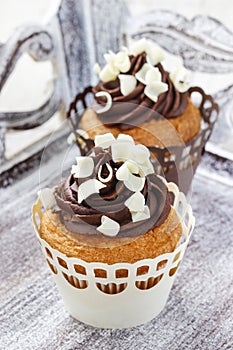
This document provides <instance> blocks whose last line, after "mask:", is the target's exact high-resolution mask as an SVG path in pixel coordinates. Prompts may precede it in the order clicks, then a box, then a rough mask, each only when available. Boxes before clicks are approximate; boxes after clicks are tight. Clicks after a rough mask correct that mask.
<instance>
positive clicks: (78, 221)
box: [33, 134, 194, 328]
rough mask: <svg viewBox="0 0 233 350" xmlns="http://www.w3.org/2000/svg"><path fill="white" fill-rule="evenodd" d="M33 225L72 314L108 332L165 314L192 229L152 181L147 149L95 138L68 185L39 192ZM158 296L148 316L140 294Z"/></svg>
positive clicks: (123, 138)
mask: <svg viewBox="0 0 233 350" xmlns="http://www.w3.org/2000/svg"><path fill="white" fill-rule="evenodd" d="M180 201H182V204H183V212H182V213H179V212H178V207H179V202H180ZM42 203H43V206H44V208H45V211H44V213H42V211H41V204H42ZM36 213H37V214H38V216H39V218H40V225H38V223H37V222H36V218H35V216H36ZM186 214H187V215H186ZM187 217H188V223H187V221H186V223H185V224H184V220H187ZM33 219H34V224H35V226H36V230H37V233H38V239H39V241H40V243H41V246H42V249H43V251H44V253H45V255H46V259H47V261H48V263H49V266H50V268H51V270H52V271H53V273H54V275H55V279H56V282H57V284H58V287H59V289H60V291H61V293H62V295H63V299H64V302H65V305H66V307H67V309H68V310H69V312H70V313H71V314H72V315H73V316H74V317H76V318H78V319H79V320H81V321H83V322H85V323H88V324H92V325H94V326H99V327H107V328H124V327H130V326H133V325H136V324H140V323H143V322H145V321H146V320H149V319H151V318H153V317H154V316H156V314H158V313H159V312H160V311H161V310H162V308H163V306H164V304H165V302H166V298H167V296H168V293H169V290H170V288H171V285H172V281H173V278H174V274H175V272H176V270H177V268H178V266H179V263H180V261H181V259H182V256H183V253H184V250H185V248H186V245H187V243H188V239H189V236H190V234H191V231H192V229H193V225H194V219H193V216H192V212H191V208H190V206H189V205H187V203H186V202H185V198H184V196H183V194H180V193H179V191H178V189H177V187H176V186H175V185H174V184H167V183H166V181H165V180H163V179H162V178H161V177H159V176H157V175H156V174H155V173H154V168H153V166H152V163H151V160H150V152H149V151H148V149H147V148H146V147H145V146H143V145H139V144H135V143H134V140H133V139H132V138H131V137H130V136H127V135H123V134H120V135H118V137H117V139H115V138H114V136H113V135H112V134H105V135H99V136H96V138H95V147H94V148H93V149H92V151H91V153H90V154H89V155H88V156H80V157H77V164H75V165H73V166H72V169H71V173H70V175H69V176H68V178H67V179H66V180H65V181H64V182H62V183H61V184H60V185H58V186H57V187H55V189H53V190H50V189H44V190H42V191H41V192H40V199H39V200H38V202H37V204H35V205H34V207H33ZM130 286H131V287H130ZM132 288H133V294H135V300H130V299H132V294H131V293H132ZM160 288H162V289H163V290H164V294H163V295H162V296H160V298H159V299H158V300H157V301H156V298H155V300H154V303H153V305H152V306H151V307H152V310H153V311H152V310H151V309H150V306H149V304H150V303H151V297H149V299H148V300H147V298H145V296H143V297H142V295H141V294H140V292H141V291H142V290H143V291H145V292H149V294H150V295H151V292H152V289H153V290H154V293H155V294H154V296H156V294H157V293H160V294H161V291H159V289H160ZM84 289H85V290H84ZM123 292H124V293H123ZM122 293H123V295H122ZM110 295H114V296H115V297H117V298H112V299H111V300H110V299H108V300H107V297H109V296H110ZM122 298H123V299H122ZM138 298H139V299H140V298H141V299H140V300H141V301H140V300H138ZM90 300H92V301H90ZM93 300H95V305H94V306H93V305H92V304H93ZM138 301H139V302H141V303H142V306H143V307H146V310H144V311H143V312H142V313H141V314H140V315H138V314H135V311H133V310H132V307H133V305H136V304H137V302H138ZM105 302H106V303H107V304H105ZM126 303H127V304H126ZM148 303H149V304H148ZM156 303H157V304H156ZM155 304H156V305H155ZM91 305H92V306H91ZM107 305H108V306H107ZM124 308H126V309H124ZM126 310H127V312H128V315H127V316H126V318H125V317H123V316H124V315H125V312H126ZM130 310H131V311H130Z"/></svg>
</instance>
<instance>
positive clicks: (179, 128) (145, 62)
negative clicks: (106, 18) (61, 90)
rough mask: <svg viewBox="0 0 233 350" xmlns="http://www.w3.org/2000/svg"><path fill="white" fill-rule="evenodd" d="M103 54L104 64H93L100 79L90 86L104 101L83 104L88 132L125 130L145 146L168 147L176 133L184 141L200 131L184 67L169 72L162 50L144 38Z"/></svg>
mask: <svg viewBox="0 0 233 350" xmlns="http://www.w3.org/2000/svg"><path fill="white" fill-rule="evenodd" d="M105 59H106V61H107V64H106V65H105V66H104V68H103V69H102V70H101V69H100V67H99V66H98V65H96V66H95V71H96V72H98V75H99V78H100V82H99V83H98V84H97V85H96V86H95V87H93V90H92V92H93V94H94V96H95V98H96V101H97V102H98V103H99V104H101V105H102V106H104V105H105V107H104V108H103V109H99V111H97V112H95V111H93V110H87V111H86V112H85V113H84V115H83V117H82V119H81V128H82V129H83V130H85V131H87V132H88V134H89V137H90V138H92V139H93V138H94V136H95V135H99V134H103V133H106V132H112V133H113V134H114V136H117V135H118V134H119V133H122V132H123V133H127V134H129V135H131V136H132V137H134V139H135V141H137V142H140V143H143V144H144V145H146V146H154V145H158V146H160V147H164V146H166V147H168V146H177V145H178V142H179V141H178V138H177V134H178V136H179V137H180V140H181V142H182V141H183V142H184V143H186V142H188V141H190V140H191V139H193V138H194V137H195V136H196V135H197V134H198V132H199V131H200V125H201V114H200V111H199V109H198V108H197V107H196V106H195V105H194V104H193V102H192V100H191V98H190V93H189V84H190V73H189V71H188V70H187V69H185V68H184V67H178V68H175V69H174V70H173V71H171V72H170V73H169V72H167V71H166V70H165V69H164V67H163V65H162V63H161V61H162V60H163V59H164V54H163V51H162V50H161V49H160V48H159V47H157V46H155V45H154V44H153V43H152V42H150V41H147V40H145V39H142V40H140V41H138V42H136V43H134V45H132V47H131V48H129V49H125V51H121V52H118V53H117V54H114V53H112V52H110V53H108V54H106V55H105ZM167 121H169V123H171V125H172V126H173V127H174V129H173V128H169V127H168V123H167ZM175 131H176V132H175ZM176 133H177V134H176Z"/></svg>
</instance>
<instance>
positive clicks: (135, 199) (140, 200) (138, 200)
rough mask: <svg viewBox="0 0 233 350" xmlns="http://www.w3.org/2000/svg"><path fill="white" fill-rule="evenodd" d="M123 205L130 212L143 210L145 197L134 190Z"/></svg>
mask: <svg viewBox="0 0 233 350" xmlns="http://www.w3.org/2000/svg"><path fill="white" fill-rule="evenodd" d="M125 206H126V207H127V208H128V209H129V210H130V211H131V212H138V211H143V210H144V206H145V197H144V196H143V194H142V193H141V192H135V193H134V194H132V196H130V197H129V198H128V199H127V201H125Z"/></svg>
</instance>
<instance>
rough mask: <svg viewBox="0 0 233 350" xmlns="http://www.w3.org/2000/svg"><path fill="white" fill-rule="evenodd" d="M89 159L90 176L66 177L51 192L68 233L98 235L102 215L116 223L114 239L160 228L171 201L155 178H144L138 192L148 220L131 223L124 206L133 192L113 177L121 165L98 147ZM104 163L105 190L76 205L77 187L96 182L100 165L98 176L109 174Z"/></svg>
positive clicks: (165, 190)
mask: <svg viewBox="0 0 233 350" xmlns="http://www.w3.org/2000/svg"><path fill="white" fill-rule="evenodd" d="M92 158H93V160H94V165H95V166H94V171H93V174H92V175H91V176H90V177H88V178H85V179H83V178H82V179H81V178H79V179H77V178H74V176H73V175H70V176H69V177H68V178H67V179H66V180H65V181H64V182H63V183H62V184H61V185H60V186H58V187H57V189H56V191H55V198H56V202H57V205H58V207H59V209H58V212H59V215H60V219H61V222H62V223H63V224H64V225H65V227H66V228H67V229H68V230H70V231H72V232H74V233H80V234H87V235H101V233H100V232H99V231H98V230H97V227H98V226H99V225H100V224H101V217H102V215H106V216H108V217H109V218H111V219H112V220H115V221H117V222H118V223H119V224H120V232H119V233H118V235H117V237H135V236H138V235H141V234H144V233H146V232H148V231H150V230H151V229H153V228H154V227H156V226H160V225H161V224H162V223H163V222H164V221H165V220H166V218H167V216H168V214H169V212H170V206H171V202H172V198H171V195H170V193H169V192H168V190H167V187H166V185H165V184H164V183H163V181H162V180H161V179H160V178H159V177H157V176H156V175H154V174H152V175H148V176H147V177H146V182H145V185H144V188H143V189H142V191H141V193H142V194H143V195H144V197H145V202H146V205H148V207H149V209H150V218H149V219H146V220H142V221H138V222H132V218H131V213H130V211H129V209H128V208H127V207H126V206H125V205H124V203H125V201H126V200H127V199H128V198H129V197H130V196H131V195H132V194H133V193H134V192H132V191H130V190H129V189H128V188H127V187H125V185H124V183H123V182H122V181H118V180H117V178H116V176H115V174H116V171H117V169H118V168H119V167H120V166H121V165H122V163H114V162H113V160H112V155H111V152H110V149H108V150H103V149H102V148H100V147H96V148H95V149H94V154H93V155H92ZM106 164H108V165H109V166H110V167H111V169H112V170H113V175H112V177H111V179H109V181H108V182H107V183H106V187H105V188H103V189H101V190H100V193H99V194H92V195H91V196H90V197H88V198H87V199H86V200H85V201H83V202H82V203H81V204H79V203H78V200H77V199H78V198H77V196H78V187H79V186H80V184H81V183H83V182H84V181H87V180H89V179H98V173H99V170H100V167H101V166H102V170H101V177H102V178H107V177H108V174H109V171H108V168H107V166H106Z"/></svg>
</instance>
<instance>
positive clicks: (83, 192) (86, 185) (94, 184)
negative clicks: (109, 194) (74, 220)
mask: <svg viewBox="0 0 233 350" xmlns="http://www.w3.org/2000/svg"><path fill="white" fill-rule="evenodd" d="M104 187H106V185H104V184H102V182H100V181H98V180H96V179H90V180H87V181H85V182H83V183H82V184H81V185H80V186H79V188H78V203H79V204H80V203H82V201H84V200H85V199H86V198H88V197H89V196H91V195H92V194H94V193H99V191H100V190H101V188H104Z"/></svg>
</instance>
